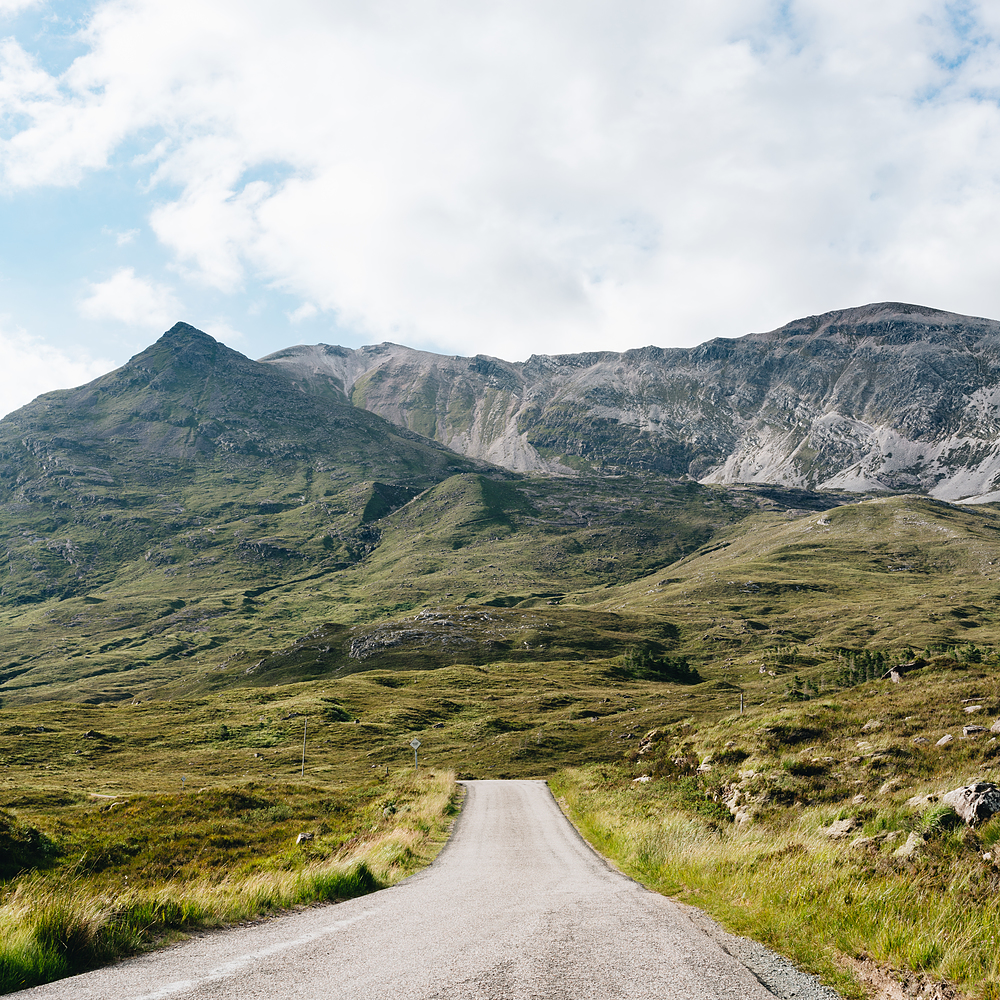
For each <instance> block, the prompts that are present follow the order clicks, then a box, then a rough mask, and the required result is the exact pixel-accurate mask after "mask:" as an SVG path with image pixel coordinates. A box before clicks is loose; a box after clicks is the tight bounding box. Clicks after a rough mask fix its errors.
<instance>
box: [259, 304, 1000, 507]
mask: <svg viewBox="0 0 1000 1000" xmlns="http://www.w3.org/2000/svg"><path fill="white" fill-rule="evenodd" d="M262 360H263V361H265V362H267V363H268V364H270V365H274V366H276V367H278V368H280V369H281V370H282V371H284V372H285V373H286V374H287V375H288V376H289V377H290V378H292V379H293V381H295V383H296V385H297V386H298V387H299V388H300V389H302V390H304V391H307V392H310V393H321V394H324V395H326V396H328V397H329V398H330V399H331V400H338V401H340V402H347V401H349V402H352V403H353V404H354V405H355V406H358V407H361V408H364V409H367V410H371V411H373V412H375V413H378V414H380V415H381V416H383V417H385V418H387V419H388V420H390V421H392V422H393V423H395V424H398V425H401V426H403V427H406V428H409V429H410V430H413V431H417V432H418V433H420V434H423V435H425V436H427V437H431V438H434V439H435V440H437V441H439V442H440V443H442V444H445V445H447V446H448V447H449V448H453V449H454V450H456V451H459V452H461V453H462V454H464V455H467V456H469V457H473V458H479V459H485V460H488V461H490V462H493V463H495V464H497V465H501V466H504V467H506V468H508V469H513V470H539V471H547V472H556V473H566V474H568V473H572V472H574V471H576V470H590V471H598V472H602V471H603V472H608V473H615V472H621V471H626V470H630V471H653V472H660V473H663V474H665V475H670V476H681V475H688V476H691V477H692V478H694V479H697V480H700V481H702V482H708V483H727V482H757V483H765V482H766V483H778V484H784V485H788V486H802V487H810V488H820V489H829V488H844V489H850V490H872V489H884V490H917V491H925V492H929V493H930V494H931V495H932V496H936V497H939V498H941V499H945V500H956V499H961V498H968V497H972V496H982V495H984V494H989V493H991V492H994V491H1000V440H998V434H997V431H998V427H1000V421H998V417H997V412H998V409H997V407H998V403H1000V323H998V322H996V321H994V320H988V319H976V318H973V317H968V316H960V315H957V314H955V313H949V312H942V311H940V310H936V309H930V308H926V307H923V306H915V305H907V304H903V303H896V302H884V303H877V304H873V305H867V306H861V307H859V308H855V309H845V310H841V311H837V312H831V313H826V314H824V315H821V316H810V317H806V318H805V319H800V320H796V321H794V322H792V323H789V324H787V325H786V326H783V327H781V328H780V329H778V330H773V331H771V332H770V333H759V334H750V335H748V336H745V337H740V338H736V339H731V340H730V339H721V338H720V339H717V340H712V341H710V342H708V343H705V344H702V345H700V346H698V347H694V348H684V349H663V348H659V347H646V348H642V349H640V350H632V351H626V352H624V353H614V352H611V351H606V352H595V353H588V354H569V355H560V356H555V357H549V356H544V355H536V356H533V357H531V358H529V359H528V360H527V361H524V362H516V363H515V362H508V361H502V360H500V359H498V358H492V357H488V356H486V355H477V356H476V357H474V358H462V357H453V356H443V355H436V354H431V353H428V352H424V351H416V350H412V349H410V348H407V347H401V346H399V345H396V344H380V345H377V346H373V347H363V348H360V349H358V350H351V349H347V348H343V347H330V346H327V345H323V344H320V345H316V346H308V347H306V346H300V347H292V348H289V349H287V350H284V351H279V352H277V353H275V354H271V355H268V356H267V357H266V358H263V359H262Z"/></svg>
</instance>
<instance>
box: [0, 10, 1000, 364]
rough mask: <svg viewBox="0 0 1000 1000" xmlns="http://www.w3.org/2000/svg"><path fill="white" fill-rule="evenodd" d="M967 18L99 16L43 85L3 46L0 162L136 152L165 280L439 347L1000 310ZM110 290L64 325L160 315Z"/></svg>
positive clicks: (52, 177) (986, 112)
mask: <svg viewBox="0 0 1000 1000" xmlns="http://www.w3.org/2000/svg"><path fill="white" fill-rule="evenodd" d="M8 2H9V0H8ZM962 9H963V10H966V11H967V13H968V17H969V18H970V19H971V20H970V21H969V23H970V24H971V27H964V26H963V25H962V24H961V23H959V21H957V20H956V16H957V15H956V10H957V8H956V7H955V6H954V5H952V4H949V3H948V2H946V0H884V2H883V3H880V4H872V3H870V2H869V0H838V2H836V3H834V2H833V0H791V2H790V3H782V4H779V3H777V2H773V0H717V2H715V3H712V4H705V3H703V2H696V0H678V2H675V3H671V4H663V3H656V2H653V0H637V2H635V3H631V4H628V5H624V6H623V5H620V4H610V3H607V2H604V3H601V2H598V0H575V2H573V3H569V2H565V0H563V2H560V0H541V2H539V0H530V2H529V0H510V2H509V3H505V4H502V5H485V6H484V5H457V6H456V5H454V4H443V3H440V2H434V0H431V2H427V0H419V2H418V0H364V2H362V0H289V3H286V4H283V5H280V6H275V5H274V4H273V3H269V2H266V0H174V2H172V3H171V4H163V3H160V2H158V0H109V2H104V3H100V4H99V5H98V6H97V8H96V10H95V14H94V17H93V20H92V22H91V24H90V26H89V28H88V29H87V32H86V34H85V36H84V40H85V41H86V43H87V44H88V46H89V51H88V52H87V54H85V55H84V56H82V57H80V58H79V59H77V60H76V61H75V62H74V64H73V65H72V66H71V67H70V69H69V70H68V71H67V72H66V73H65V74H64V75H63V76H62V77H60V78H59V79H55V78H53V77H50V76H49V75H48V74H46V73H44V72H42V71H41V70H40V69H39V67H38V66H37V65H35V63H34V62H33V61H32V60H31V58H30V57H28V56H27V55H26V53H25V52H24V51H23V50H22V49H21V48H20V47H19V46H18V45H17V44H16V43H14V42H12V41H8V42H5V43H3V46H2V47H0V74H2V75H0V115H6V116H7V120H8V121H9V122H14V123H15V126H14V127H13V128H12V130H8V132H7V133H2V134H7V135H9V138H7V139H3V140H0V173H2V177H3V183H4V184H5V185H6V186H7V187H8V188H15V189H16V188H17V187H24V186H30V185H35V184H39V183H59V184H73V183H77V182H78V181H79V180H80V178H81V177H82V176H84V174H85V172H86V171H87V170H91V169H100V168H102V167H103V166H104V165H105V164H107V163H108V162H109V160H110V158H111V157H112V156H113V155H114V154H115V152H116V151H117V150H119V149H120V148H122V147H123V143H124V142H125V141H126V140H129V141H130V142H131V141H138V140H139V139H140V138H141V140H142V141H143V142H146V143H148V149H146V152H145V154H144V155H145V160H146V161H147V162H148V163H149V165H150V169H151V171H152V175H151V181H152V188H151V190H152V192H153V195H152V196H153V197H155V198H157V199H158V200H157V202H156V203H155V204H151V205H150V223H151V225H152V227H153V230H154V232H155V233H156V235H157V237H158V238H159V239H160V241H161V242H162V243H163V244H164V245H165V246H166V247H167V248H168V249H169V250H170V252H171V253H172V254H173V256H174V262H175V266H176V267H177V268H178V271H179V273H180V275H181V276H182V278H183V279H184V280H188V281H192V282H196V283H197V284H199V285H202V286H207V287H208V288H211V289H216V290H218V291H220V292H222V293H224V294H235V293H237V292H239V291H241V290H243V289H246V288H247V287H248V285H251V284H253V283H254V282H264V283H266V284H269V285H271V286H273V287H276V288H279V289H281V290H283V291H286V292H288V293H289V294H291V295H294V296H296V297H297V298H298V299H299V300H300V301H305V302H308V303H312V304H314V306H315V307H316V308H319V309H322V310H329V311H331V312H335V313H336V316H337V321H338V323H339V324H340V325H341V326H345V325H349V324H353V325H354V326H355V327H356V328H357V329H359V330H361V331H364V332H365V333H366V334H367V335H369V336H371V337H372V338H374V339H394V340H408V341H410V342H420V341H424V342H428V341H433V342H435V343H437V344H439V345H442V346H450V347H451V348H452V349H455V350H461V351H464V352H471V353H474V352H476V351H480V350H482V351H488V352H490V353H496V354H501V355H504V356H508V357H517V356H522V357H523V356H524V355H526V354H528V353H530V352H532V351H538V352H541V351H558V350H577V349H584V348H597V347H608V348H613V347H625V346H635V345H637V344H642V343H650V342H655V343H664V344H669V343H671V342H687V343H693V342H695V341H698V340H701V339H704V338H705V337H708V336H713V335H718V334H722V335H734V334H737V333H741V332H745V331H746V330H747V329H748V328H751V327H752V328H757V329H760V328H765V327H767V326H774V325H777V324H779V323H781V322H783V321H785V320H787V319H790V318H792V317H794V316H796V315H801V314H804V313H809V312H818V311H821V310H823V309H827V308H835V307H837V306H846V305H853V304H859V303H861V302H863V301H869V300H872V299H910V300H916V301H923V302H926V303H927V304H931V305H937V306H940V307H943V308H956V309H960V310H964V311H969V312H977V313H980V314H987V315H995V316H1000V284H998V283H997V282H996V281H995V279H994V277H993V276H994V275H995V274H996V273H997V269H998V266H1000V242H998V241H997V240H996V239H995V233H996V231H997V230H996V227H997V223H998V222H1000V218H998V216H1000V209H998V207H997V206H998V205H1000V179H998V176H997V173H996V168H995V164H996V163H997V162H1000V110H998V107H997V101H996V97H997V95H998V94H1000V46H998V43H997V40H996V38H995V37H994V35H993V34H991V32H1000V17H998V16H997V15H996V13H995V11H994V10H993V8H991V7H989V6H987V5H985V4H977V3H970V4H967V5H965V7H963V8H962ZM191 24H197V25H198V30H197V31H191V30H190V25H191ZM130 148H131V147H130ZM133 152H134V150H133ZM142 160H143V155H142V154H140V155H139V156H138V157H135V158H134V162H141V161H142ZM123 274H124V272H119V273H118V275H116V276H115V278H113V279H111V281H112V282H115V281H116V280H117V281H118V285H120V286H122V288H121V289H119V288H118V286H115V287H114V288H111V287H109V286H110V285H111V282H105V283H104V284H103V285H97V286H94V291H93V294H92V295H91V297H90V298H89V299H87V300H86V303H85V308H88V309H91V310H95V311H92V312H90V313H88V315H98V314H99V313H100V314H101V315H109V316H110V315H114V316H115V317H116V318H123V316H124V315H125V314H127V315H129V316H133V317H138V316H139V315H140V314H142V313H143V310H145V311H147V312H156V311H157V310H156V308H155V302H157V301H158V302H160V303H161V307H160V310H159V311H160V313H161V314H162V313H163V312H164V310H166V311H169V309H168V308H167V305H166V304H164V303H169V304H170V305H171V307H173V305H175V303H173V301H172V300H170V298H169V296H170V293H169V291H168V290H166V289H165V288H163V287H161V286H154V285H152V284H150V283H149V282H143V280H142V279H137V278H135V277H134V275H132V274H131V273H129V275H128V279H127V280H126V278H124V277H121V276H122V275H123ZM125 286H127V288H125ZM123 289H124V290H123ZM105 290H106V294H105ZM112 292H113V293H114V294H113V295H112ZM112 299H113V300H114V303H118V305H114V303H113V302H112ZM132 302H135V303H137V305H136V306H135V308H134V309H133V308H132V307H131V306H130V305H129V303H132ZM87 303H90V305H87ZM102 310H104V312H101V311H102ZM304 317H305V314H304V313H302V311H301V309H300V310H296V311H294V312H292V313H291V314H290V318H291V319H293V321H294V320H295V319H301V318H304ZM123 321H125V322H132V323H136V322H137V319H135V318H133V319H125V320H123ZM154 325H156V324H154Z"/></svg>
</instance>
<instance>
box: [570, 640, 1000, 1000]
mask: <svg viewBox="0 0 1000 1000" xmlns="http://www.w3.org/2000/svg"><path fill="white" fill-rule="evenodd" d="M974 704H975V705H980V706H981V708H979V709H978V710H977V711H976V712H974V713H973V714H972V716H971V718H972V719H973V720H975V719H979V720H980V721H982V719H984V718H986V719H987V720H988V721H992V719H993V718H995V716H996V715H997V714H1000V688H998V685H997V680H996V676H995V673H994V672H993V671H992V670H989V669H988V668H985V669H981V670H979V671H976V670H973V671H972V672H971V673H970V671H969V668H968V666H967V665H963V664H960V663H957V662H954V661H948V660H947V659H946V658H943V657H942V658H939V660H938V662H937V663H936V664H932V665H931V666H930V667H927V668H925V669H924V671H920V672H918V673H915V674H912V675H910V679H908V680H905V681H904V682H903V683H902V684H899V685H893V684H889V683H888V682H871V683H867V684H864V685H860V686H858V687H855V688H852V689H850V690H848V691H843V692H840V693H839V694H837V695H835V696H829V697H827V698H824V699H821V700H814V701H811V702H806V703H795V704H792V705H787V706H785V707H781V706H780V705H775V706H773V707H772V709H771V710H770V711H763V712H762V711H757V712H755V713H753V714H750V715H743V716H740V715H730V716H728V717H726V718H723V719H719V720H717V721H714V722H713V721H710V720H704V721H702V722H699V721H697V720H695V719H694V718H691V719H689V720H687V722H686V724H680V725H674V726H671V727H666V728H665V729H664V730H662V731H660V732H659V733H657V734H655V735H653V736H652V738H651V739H644V740H643V741H642V742H641V743H640V746H639V749H638V750H636V749H633V750H631V751H630V752H629V753H627V754H626V755H625V759H624V760H623V761H622V762H621V763H619V764H614V765H608V764H603V765H602V764H595V765H591V766H589V767H584V768H576V769H570V770H567V771H564V772H562V773H561V774H560V775H559V776H557V777H556V778H555V779H553V780H552V782H551V784H552V787H553V790H554V792H555V793H556V795H557V797H559V798H560V800H561V801H562V803H563V806H564V808H565V810H566V812H567V814H568V815H569V817H570V818H571V819H572V820H573V822H574V823H575V824H576V825H577V827H578V828H579V829H580V831H581V832H582V833H583V834H584V836H585V837H586V838H587V839H588V840H589V841H590V842H591V843H592V844H593V845H594V847H595V848H597V850H599V851H600V852H601V853H603V854H605V855H606V856H608V857H609V858H611V859H612V860H613V861H614V862H615V863H616V864H617V865H618V866H619V867H620V868H621V869H622V870H623V871H625V872H626V873H627V874H629V875H631V876H632V877H634V878H636V879H637V880H639V881H640V882H642V883H643V884H645V885H647V886H649V887H650V888H653V889H655V890H657V891H660V892H663V893H665V894H667V895H670V896H673V897H675V898H677V899H679V900H681V901H683V902H686V903H690V904H692V905H695V906H698V907H700V908H701V909H703V910H705V911H706V912H708V913H710V914H711V915H712V916H714V917H715V918H717V919H718V920H719V921H720V922H721V923H722V924H723V925H724V926H725V927H727V929H729V930H731V931H733V932H734V933H738V934H742V935H745V936H748V937H752V938H754V939H756V940H758V941H761V942H763V943H764V944H767V945H768V946H770V947H772V948H774V949H775V950H776V951H778V952H781V953H782V954H785V955H787V956H788V957H790V958H792V959H793V960H794V961H795V962H796V963H797V964H798V965H800V966H801V967H803V968H805V969H807V970H809V971H811V972H814V973H816V974H818V975H820V976H821V977H822V978H823V979H824V980H825V981H826V982H827V983H829V984H830V985H832V986H834V987H835V988H836V989H837V990H839V991H840V992H841V993H842V994H843V995H844V996H846V997H859V998H860V997H863V996H866V995H867V994H866V993H865V992H864V990H863V988H862V987H861V986H860V985H859V984H858V982H857V980H856V979H855V976H854V974H853V972H852V971H851V969H850V968H849V967H848V964H847V963H846V961H845V957H846V958H858V957H868V958H870V959H873V960H874V961H876V962H877V963H879V965H880V966H881V967H882V968H884V969H887V970H888V969H897V970H901V971H906V970H908V971H910V972H912V973H914V974H916V975H918V976H923V977H925V978H926V979H927V980H928V981H930V980H937V981H940V980H942V979H943V980H947V981H948V982H950V983H953V984H955V985H957V986H958V987H959V988H960V989H961V990H963V991H965V994H966V995H968V996H970V997H975V998H981V1000H992V998H994V997H996V996H998V995H1000V947H998V944H1000V866H998V861H1000V857H998V856H997V854H996V844H997V843H998V842H1000V819H994V820H992V821H990V822H989V823H987V824H985V825H984V826H982V827H980V828H978V829H969V828H967V827H966V826H965V825H964V824H963V823H961V822H960V821H957V817H955V816H954V814H953V813H951V811H950V810H948V809H946V808H944V807H942V806H941V805H940V804H939V803H937V802H936V801H935V799H934V798H933V796H936V795H940V794H942V793H944V792H946V791H949V790H950V789H952V788H955V787H958V786H959V785H963V784H966V783H968V782H970V781H973V780H992V781H1000V748H998V743H997V739H996V737H995V736H992V735H991V734H990V733H989V732H986V733H983V734H978V735H974V736H969V737H967V738H966V737H963V736H962V735H961V734H962V725H963V723H968V722H969V720H970V715H969V714H968V713H967V712H966V711H965V710H966V709H967V708H969V707H972V705H974ZM945 731H950V732H952V733H956V734H957V735H956V738H955V739H954V740H953V742H952V743H949V744H947V745H945V746H941V747H938V746H935V743H936V740H937V739H938V738H939V736H940V735H943V733H944V732H945ZM647 735H648V734H647ZM915 740H917V741H923V742H914V741H915ZM640 750H641V752H639V751H640ZM638 777H646V778H647V779H648V780H646V781H637V780H635V779H636V778H638ZM927 795H930V796H932V797H931V798H930V799H926V798H923V797H924V796H927ZM724 803H730V804H731V805H733V806H734V807H735V808H737V809H743V810H745V811H746V812H747V813H748V815H749V816H750V817H751V818H750V820H749V822H745V823H739V822H734V821H733V818H732V815H731V812H730V809H729V808H727V806H726V805H725V804H724ZM838 819H840V820H845V819H846V820H850V821H853V824H854V827H855V828H854V829H853V830H852V831H851V832H850V833H849V834H847V835H845V837H844V838H843V839H831V837H830V836H828V835H827V834H826V833H825V831H826V830H827V829H828V828H829V827H830V825H831V824H832V823H833V822H834V821H835V820H838ZM956 821H957V822H956ZM911 834H915V835H916V848H915V850H913V852H912V853H910V854H909V855H908V856H898V855H897V852H898V851H899V850H900V849H901V848H903V847H904V845H905V844H906V843H907V841H908V838H909V837H910V835H911ZM984 855H985V856H984Z"/></svg>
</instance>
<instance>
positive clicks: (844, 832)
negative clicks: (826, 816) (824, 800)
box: [819, 816, 861, 840]
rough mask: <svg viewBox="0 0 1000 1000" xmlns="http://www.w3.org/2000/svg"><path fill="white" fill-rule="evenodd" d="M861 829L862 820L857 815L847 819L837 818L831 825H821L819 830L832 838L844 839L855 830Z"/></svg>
mask: <svg viewBox="0 0 1000 1000" xmlns="http://www.w3.org/2000/svg"><path fill="white" fill-rule="evenodd" d="M860 829H861V820H859V819H858V818H857V817H855V816H850V817H848V818H847V819H835V820H834V821H833V822H832V823H831V824H830V825H829V826H823V827H820V830H819V832H820V833H821V834H823V836H824V837H829V838H830V840H844V839H845V838H847V837H849V836H850V835H851V834H852V833H854V831H855V830H860Z"/></svg>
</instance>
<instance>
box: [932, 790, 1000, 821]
mask: <svg viewBox="0 0 1000 1000" xmlns="http://www.w3.org/2000/svg"><path fill="white" fill-rule="evenodd" d="M941 801H942V802H943V803H944V804H945V805H948V806H951V807H952V809H954V810H955V812H957V813H958V815H959V816H961V817H962V819H964V820H965V822H966V823H967V824H968V825H969V826H976V825H977V824H978V823H982V822H984V821H985V820H988V819H989V818H990V817H991V816H992V815H993V814H994V813H998V812H1000V785H994V784H993V782H992V781H977V782H976V783H975V784H972V785H963V786H962V787H961V788H956V789H954V790H953V791H951V792H948V794H947V795H943V796H941Z"/></svg>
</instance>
